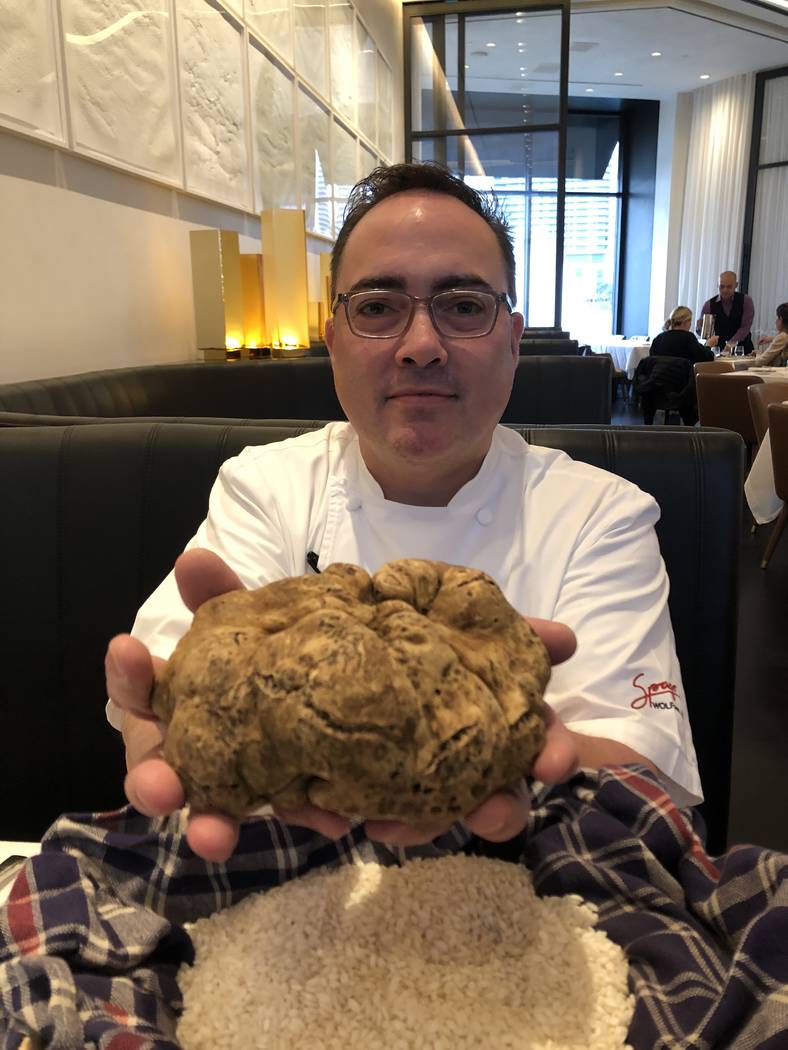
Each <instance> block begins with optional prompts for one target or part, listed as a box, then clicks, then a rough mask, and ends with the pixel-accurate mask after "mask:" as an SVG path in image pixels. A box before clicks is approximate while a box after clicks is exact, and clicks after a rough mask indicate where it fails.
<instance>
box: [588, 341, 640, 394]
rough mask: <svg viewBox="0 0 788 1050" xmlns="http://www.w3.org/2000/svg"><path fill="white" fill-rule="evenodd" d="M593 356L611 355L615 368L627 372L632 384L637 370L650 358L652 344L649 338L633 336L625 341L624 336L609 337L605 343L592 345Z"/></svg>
mask: <svg viewBox="0 0 788 1050" xmlns="http://www.w3.org/2000/svg"><path fill="white" fill-rule="evenodd" d="M589 345H590V346H591V353H592V354H609V355H610V357H611V358H612V360H613V366H614V367H615V368H617V369H620V370H621V371H623V372H626V374H627V379H628V380H629V382H630V383H631V382H632V380H633V379H634V378H635V369H636V368H637V366H638V365H639V364H640V362H641V361H642V360H643V358H644V357H648V355H649V351H650V350H651V343H650V342H649V340H648V337H647V336H644V335H638V336H632V337H631V338H629V339H624V337H623V336H614V335H612V336H608V337H607V339H605V341H604V342H599V343H591V344H589Z"/></svg>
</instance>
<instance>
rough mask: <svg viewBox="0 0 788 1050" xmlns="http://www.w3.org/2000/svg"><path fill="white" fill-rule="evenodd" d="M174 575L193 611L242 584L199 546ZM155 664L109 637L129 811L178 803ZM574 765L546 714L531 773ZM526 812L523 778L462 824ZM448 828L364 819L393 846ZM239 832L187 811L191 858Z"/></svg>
mask: <svg viewBox="0 0 788 1050" xmlns="http://www.w3.org/2000/svg"><path fill="white" fill-rule="evenodd" d="M175 578H176V581H177V583H178V589H179V590H180V593H181V597H182V598H183V601H184V603H185V604H186V605H187V607H188V608H189V609H191V610H192V612H194V611H195V610H196V609H198V608H199V606H200V605H202V603H203V602H204V601H206V600H207V599H208V598H211V597H214V596H215V595H218V594H224V593H225V592H227V591H231V590H237V589H238V588H240V587H241V586H242V584H241V581H240V580H239V579H238V577H237V576H236V574H235V573H234V572H233V571H232V569H230V568H229V566H227V565H226V564H225V563H224V562H223V561H222V560H221V558H219V557H218V556H217V555H215V554H212V553H211V552H210V551H205V550H192V551H188V552H187V553H185V554H182V555H181V557H180V558H179V559H178V561H177V562H176V565H175ZM529 623H530V624H531V626H532V627H533V628H534V630H535V631H536V632H537V633H538V634H539V635H540V637H541V638H542V641H543V642H544V644H545V646H546V647H547V651H548V653H549V654H550V660H551V662H552V663H553V664H557V663H561V662H562V661H564V660H567V659H568V658H569V657H570V656H571V655H572V653H573V652H574V651H575V636H574V634H573V633H572V631H571V630H570V629H569V628H568V627H566V626H565V625H564V624H560V623H553V622H552V621H550V620H538V619H529ZM162 663H163V661H161V660H158V659H157V658H155V657H152V656H151V654H150V653H149V652H148V650H147V648H146V647H145V646H144V645H143V644H142V642H140V641H138V640H137V639H135V638H132V637H131V636H130V635H118V636H117V637H115V638H113V639H112V641H111V642H110V644H109V647H108V649H107V656H106V660H105V667H106V677H107V691H108V693H109V695H110V696H111V697H112V699H113V701H114V702H115V703H116V704H117V705H118V706H119V707H120V708H122V709H123V711H124V718H123V738H124V741H125V744H126V760H127V765H128V774H127V776H126V784H125V789H126V795H127V797H128V799H129V802H131V804H132V805H133V806H134V807H135V809H137V810H139V811H140V812H141V813H145V814H147V815H148V816H161V815H164V814H167V813H171V812H173V811H174V810H176V809H178V808H180V807H181V806H182V805H183V804H184V793H183V785H182V784H181V782H180V780H179V778H178V776H177V774H176V772H175V770H174V769H173V768H172V767H171V766H169V765H168V764H167V763H166V762H165V761H164V759H163V758H162V755H161V744H162V738H163V734H162V730H161V726H160V724H159V722H158V721H157V720H156V718H155V716H154V714H153V712H152V710H151V707H150V697H151V692H152V689H153V684H154V678H155V671H156V669H157V667H159V666H160V665H161V664H162ZM577 765H578V749H577V745H576V741H575V738H574V735H573V734H572V733H571V732H570V731H569V730H568V729H567V728H566V727H565V726H564V725H563V723H562V722H561V721H560V719H559V718H558V717H557V716H556V715H555V714H552V713H551V717H550V721H549V723H548V727H547V740H546V742H545V745H544V747H543V749H542V751H541V753H540V754H539V757H538V758H537V760H536V762H535V764H534V768H533V774H534V776H535V777H537V779H539V780H542V781H544V782H545V783H559V782H561V781H563V780H566V779H567V778H568V777H570V776H571V775H572V773H573V772H574V771H575V769H576V768H577ZM529 810H530V795H529V792H528V790H527V788H526V786H525V783H524V782H522V783H520V784H518V785H514V786H512V787H511V788H510V789H508V790H506V791H499V792H497V793H496V794H494V795H492V796H491V797H490V798H488V799H487V800H486V801H484V802H483V803H482V804H481V805H480V806H479V807H478V809H476V810H474V812H473V813H471V814H469V815H468V817H467V818H466V819H465V823H466V824H467V826H468V828H469V829H470V830H471V831H472V832H473V833H474V834H476V835H479V836H480V837H482V838H486V839H489V840H491V841H494V842H503V841H506V840H507V839H510V838H513V837H514V836H515V835H516V834H518V833H519V832H520V831H521V830H522V829H523V827H524V826H525V823H526V821H527V819H528V813H529ZM274 812H275V813H276V815H277V816H278V817H280V818H281V819H282V820H284V821H285V822H286V823H288V824H294V825H298V826H301V827H307V828H311V829H312V830H313V831H317V832H319V833H320V834H322V835H325V836H326V837H327V838H340V837H341V836H342V835H344V834H346V832H347V831H348V829H349V822H348V821H347V819H346V818H344V817H341V816H339V815H338V814H336V813H330V812H328V811H326V810H323V809H320V808H319V807H317V806H312V805H307V806H304V807H300V808H299V809H297V810H287V809H282V808H276V807H275V809H274ZM447 830H448V826H447V825H444V824H441V825H431V826H429V827H421V828H418V829H414V828H413V827H412V826H410V825H406V824H401V823H399V822H396V821H368V822H367V825H366V832H367V834H368V835H369V837H370V838H373V839H378V840H379V841H384V842H387V843H389V844H391V845H400V846H406V845H416V844H420V843H426V842H430V841H432V839H434V838H436V837H437V836H439V835H441V834H443V833H445V832H446V831H447ZM238 831H239V825H238V821H236V820H234V819H233V818H231V817H228V816H225V815H224V814H220V813H193V814H191V815H190V818H189V825H188V830H187V834H186V837H187V840H188V842H189V845H190V846H191V848H192V849H193V850H194V852H195V853H196V854H198V856H201V857H203V858H204V859H205V860H211V861H223V860H226V859H227V858H228V857H229V856H231V854H232V852H233V850H234V849H235V846H236V843H237V841H238Z"/></svg>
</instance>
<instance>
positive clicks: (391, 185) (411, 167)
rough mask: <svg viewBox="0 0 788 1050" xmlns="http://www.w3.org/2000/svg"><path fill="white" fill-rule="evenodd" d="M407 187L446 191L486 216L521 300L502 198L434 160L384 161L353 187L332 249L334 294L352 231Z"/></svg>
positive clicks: (512, 289)
mask: <svg viewBox="0 0 788 1050" xmlns="http://www.w3.org/2000/svg"><path fill="white" fill-rule="evenodd" d="M405 190H432V191H434V192H435V193H444V194H446V196H447V197H455V198H456V199H457V200H458V201H460V202H461V203H462V204H465V205H467V206H468V207H469V208H470V209H471V211H475V212H476V214H477V215H479V216H481V218H482V219H484V221H485V222H486V223H487V225H488V226H489V227H490V229H491V230H492V231H493V233H494V234H495V237H496V240H497V241H498V244H499V246H500V249H501V252H502V254H503V260H504V265H505V267H506V283H507V286H508V287H507V289H506V290H507V292H508V293H509V298H510V299H511V301H512V304H514V303H515V302H516V301H517V292H516V288H515V267H514V248H513V247H512V234H511V230H510V228H509V223H508V221H507V219H506V216H505V215H504V213H503V209H502V208H501V206H500V204H499V202H498V198H497V197H496V196H495V194H494V193H489V194H482V193H478V192H477V191H476V190H474V189H472V188H471V187H470V186H468V185H467V184H466V183H464V182H463V181H462V179H460V178H458V177H457V176H456V175H453V174H452V173H451V172H450V171H449V170H448V169H447V168H444V167H443V166H442V165H441V164H434V163H432V162H427V163H419V164H388V165H386V164H384V165H381V166H380V167H378V168H375V169H374V170H373V171H371V172H370V173H369V175H367V176H366V177H365V178H363V179H362V180H361V181H360V182H358V183H356V185H355V186H354V187H353V189H352V190H351V192H350V197H349V198H348V202H347V205H346V207H345V215H344V221H343V223H342V229H341V230H340V231H339V234H338V235H337V240H336V244H335V245H334V250H333V251H332V253H331V295H332V297H333V296H334V295H336V293H337V274H338V273H339V266H340V263H341V262H342V255H343V253H344V251H345V246H346V244H347V239H348V237H349V236H350V234H351V233H352V232H353V230H354V229H355V228H356V226H357V225H358V224H359V222H360V221H361V219H363V217H364V216H365V215H366V214H367V212H368V211H371V210H372V208H374V207H375V205H376V204H379V203H380V202H381V201H382V200H385V199H386V197H393V196H394V194H395V193H403V192H404V191H405Z"/></svg>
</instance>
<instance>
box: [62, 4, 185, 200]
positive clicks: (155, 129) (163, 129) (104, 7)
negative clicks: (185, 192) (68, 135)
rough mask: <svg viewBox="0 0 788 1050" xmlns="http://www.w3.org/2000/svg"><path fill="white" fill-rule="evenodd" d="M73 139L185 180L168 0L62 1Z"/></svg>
mask: <svg viewBox="0 0 788 1050" xmlns="http://www.w3.org/2000/svg"><path fill="white" fill-rule="evenodd" d="M62 12H63V28H64V32H65V51H66V64H67V68H68V84H69V99H70V107H71V119H72V125H73V133H74V145H75V146H77V147H78V148H80V149H82V150H85V151H88V152H90V153H92V154H95V155H98V156H100V157H102V158H106V159H108V160H112V161H116V162H119V163H121V164H123V165H127V166H130V167H133V168H135V169H136V170H138V171H141V172H144V173H146V174H150V175H154V176H157V177H159V178H163V179H166V180H168V181H172V182H180V179H181V170H180V161H179V156H178V147H177V134H176V118H175V104H174V103H175V84H174V64H173V55H172V32H171V24H170V17H171V14H170V3H169V0H155V2H154V3H153V4H151V3H150V0H103V2H100V0H62Z"/></svg>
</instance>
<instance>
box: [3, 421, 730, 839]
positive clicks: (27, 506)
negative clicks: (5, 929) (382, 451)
mask: <svg viewBox="0 0 788 1050" xmlns="http://www.w3.org/2000/svg"><path fill="white" fill-rule="evenodd" d="M521 432H522V433H523V435H524V436H525V437H526V438H527V439H528V440H531V441H534V442H536V443H538V444H541V445H547V446H550V447H555V448H562V449H565V450H566V451H567V452H569V453H570V454H571V455H573V456H575V457H576V458H578V459H581V460H585V461H587V462H590V463H594V464H596V465H598V466H601V467H605V468H607V469H608V470H611V471H614V472H615V473H618V474H620V475H622V476H623V477H626V478H629V479H630V480H632V481H634V482H636V483H637V484H638V485H640V487H641V488H643V489H645V490H646V491H648V492H651V493H653V495H654V496H655V497H656V499H657V500H658V502H659V504H660V507H661V510H662V517H661V520H660V522H659V525H658V527H657V531H658V533H659V538H660V543H661V546H662V552H663V555H664V557H665V561H666V564H667V568H668V573H669V575H670V582H671V592H670V608H671V615H672V618H673V624H674V629H675V632H676V639H677V645H678V654H679V658H680V661H681V666H682V670H683V677H684V684H685V689H686V697H687V705H688V709H689V714H690V717H691V721H692V725H693V730H694V734H695V741H696V747H697V751H698V756H699V760H700V769H701V776H702V779H703V783H704V787H705V791H706V796H707V798H708V799H709V803H708V807H707V820H708V825H709V834H710V848H711V850H712V851H715V850H720V849H722V848H723V845H724V841H725V828H726V823H727V813H728V793H729V783H730V754H731V733H732V724H733V690H734V660H735V651H736V616H735V604H736V584H737V572H736V563H737V560H736V557H735V551H736V548H737V543H738V530H739V521H740V500H741V483H742V464H743V445H742V442H741V440H740V439H739V437H738V435H735V434H732V433H730V432H724V431H703V430H672V429H670V428H665V429H660V430H659V431H655V430H654V428H651V427H648V428H645V427H644V428H632V429H630V428H611V427H584V428H557V427H550V428H544V429H539V428H536V429H531V428H529V429H525V428H523V429H522V431H521ZM290 433H291V431H290V430H288V428H286V427H276V426H258V427H234V426H216V425H213V426H204V425H195V424H189V423H179V424H166V423H150V422H137V423H124V424H111V425H96V426H71V427H9V428H5V429H2V430H0V491H2V493H3V499H2V501H0V543H1V544H2V551H3V558H2V562H1V563H0V593H2V595H3V601H2V603H0V644H2V654H3V659H2V674H0V710H1V711H2V725H3V741H4V747H3V756H2V762H0V800H2V810H1V811H0V812H1V813H2V817H1V818H0V839H34V838H37V837H38V836H39V835H40V834H41V833H42V832H43V831H44V829H45V828H46V826H48V824H49V823H50V822H51V821H52V820H53V819H54V818H55V817H56V816H58V815H59V814H60V813H61V812H67V811H79V810H85V809H105V808H112V807H114V806H116V805H118V804H121V803H122V801H123V794H122V781H123V753H122V747H121V743H120V738H119V734H117V733H116V732H115V731H114V730H112V729H111V728H110V727H109V726H108V725H107V723H106V722H105V719H104V710H103V708H104V701H105V693H104V678H103V656H104V650H105V647H106V645H107V642H108V641H109V639H110V638H111V637H112V636H113V635H114V634H116V633H118V632H120V631H125V630H128V629H129V628H130V627H131V624H132V620H133V618H134V614H135V612H136V609H137V608H138V606H139V605H140V604H141V602H142V601H143V600H144V599H145V597H146V596H147V595H148V594H149V593H150V592H151V591H152V590H153V589H154V587H155V586H156V585H157V583H158V582H159V581H160V580H161V579H162V578H163V577H164V575H165V574H166V573H167V572H168V571H169V569H170V568H171V566H172V563H173V562H174V560H175V558H176V556H177V555H178V553H179V552H180V551H181V549H182V548H183V546H184V544H185V543H186V541H187V539H188V538H189V537H190V536H191V535H192V533H193V531H194V529H195V527H196V525H197V523H198V522H199V521H200V520H201V519H202V517H203V516H204V512H205V509H206V505H207V497H208V492H209V489H210V486H211V484H212V482H213V480H214V477H215V475H216V472H217V469H218V467H219V465H220V464H221V463H222V461H223V460H224V459H226V458H227V457H228V456H231V455H234V454H235V453H237V452H238V451H239V450H240V449H241V448H243V447H244V445H247V444H262V443H267V442H271V441H277V440H280V439H282V438H284V437H287V436H289V435H290ZM560 525H561V523H560V522H557V523H556V527H558V528H560Z"/></svg>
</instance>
